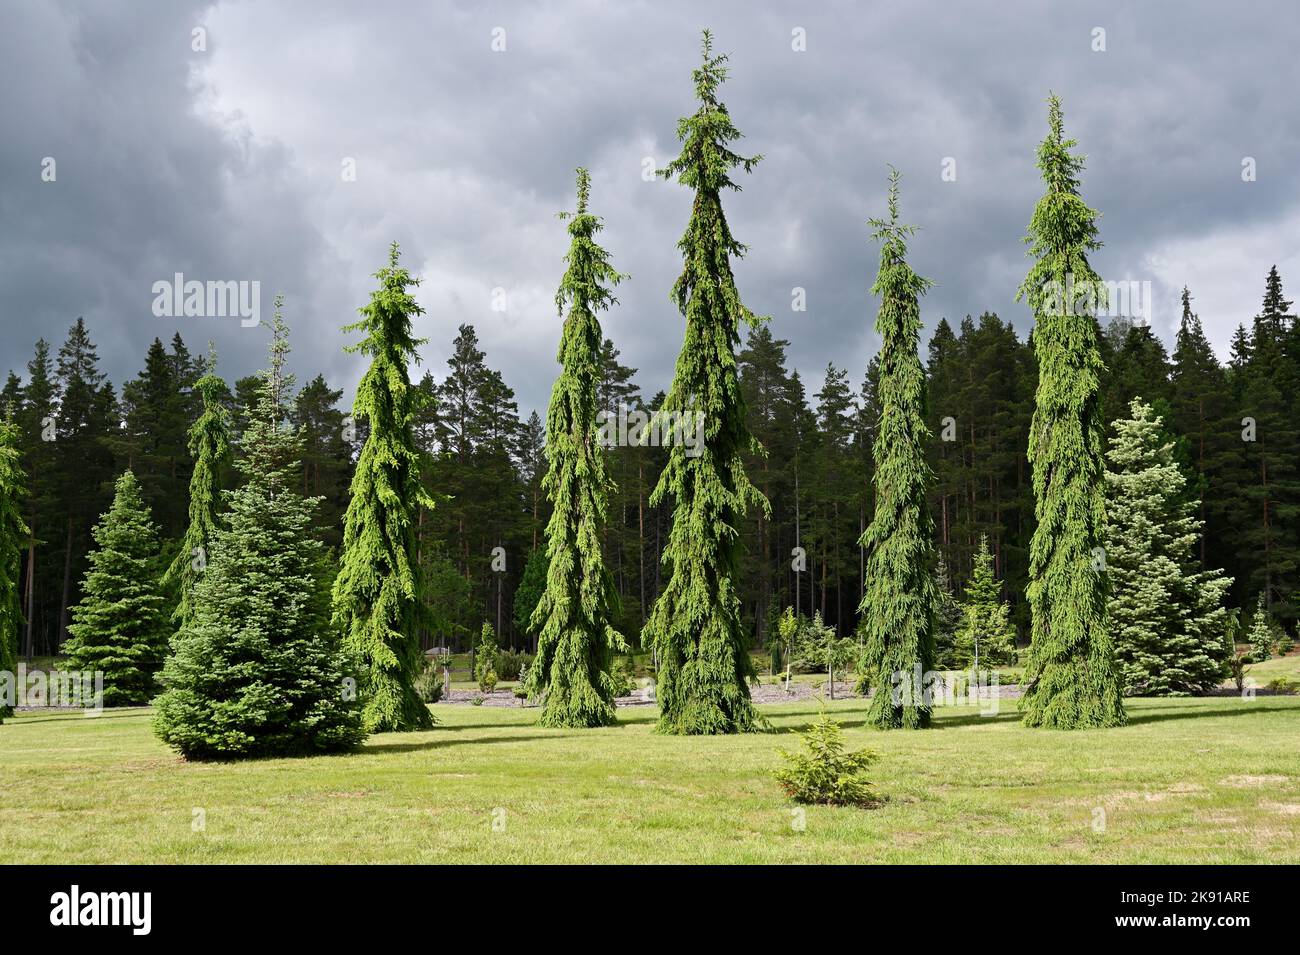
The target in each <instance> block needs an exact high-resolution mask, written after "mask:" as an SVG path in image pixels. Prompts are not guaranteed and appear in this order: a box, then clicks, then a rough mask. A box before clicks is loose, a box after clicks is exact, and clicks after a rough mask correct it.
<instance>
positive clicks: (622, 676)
mask: <svg viewBox="0 0 1300 955" xmlns="http://www.w3.org/2000/svg"><path fill="white" fill-rule="evenodd" d="M610 677H611V678H612V679H613V681H614V695H615V696H631V695H632V691H633V690H635V689H636V680H635V678H634V677H633V665H632V664H631V663H630V662H628V660H627V658H626V657H625V658H623V659H621V660H619V661H618V663H617V664H615V666H614V670H613V672H612V673H610Z"/></svg>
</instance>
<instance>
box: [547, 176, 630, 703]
mask: <svg viewBox="0 0 1300 955" xmlns="http://www.w3.org/2000/svg"><path fill="white" fill-rule="evenodd" d="M590 190H591V177H590V176H589V175H588V173H587V170H585V169H579V170H578V208H577V211H576V212H575V213H573V214H572V215H571V216H569V217H568V218H569V236H570V238H571V240H572V241H571V243H570V245H569V254H568V256H567V258H566V259H565V261H566V262H567V263H568V269H567V271H566V272H565V273H564V278H563V279H562V280H561V281H560V288H559V291H558V292H557V293H556V295H555V304H556V308H557V309H558V310H559V312H560V314H562V315H563V314H564V313H565V309H566V308H567V309H568V314H567V315H566V316H565V319H564V330H563V333H562V335H561V338H560V350H559V355H558V360H559V362H560V368H561V370H560V377H559V378H558V379H556V382H555V387H554V389H553V390H552V392H551V405H550V409H549V410H548V411H547V414H546V458H547V461H548V462H549V470H548V471H547V472H546V477H545V478H544V479H543V482H542V487H543V489H544V490H545V491H546V495H547V498H548V500H549V501H550V502H551V508H552V510H551V519H550V522H549V523H548V524H547V525H546V548H547V557H548V560H549V564H548V567H547V574H546V590H545V592H544V593H543V594H542V597H541V600H540V601H538V604H537V607H536V609H535V610H534V611H533V617H532V623H533V629H534V630H535V631H536V632H537V634H538V638H537V657H536V660H535V661H534V663H533V665H532V667H531V668H530V669H529V671H528V673H529V680H530V684H531V685H530V687H529V690H530V692H531V693H536V694H539V695H540V696H541V698H542V716H541V719H540V721H539V722H540V723H541V725H543V726H558V727H583V726H607V725H609V724H610V723H613V722H614V698H615V696H617V690H618V686H617V684H616V682H615V681H614V679H613V677H612V675H611V669H612V666H613V654H614V650H615V649H619V650H625V649H626V645H625V643H624V641H623V637H622V636H621V635H620V634H619V633H618V632H617V631H616V630H615V629H614V627H613V626H612V625H611V621H612V620H613V618H614V617H615V615H616V614H617V612H618V609H617V608H618V595H617V593H616V592H615V590H614V582H613V579H612V578H611V577H610V574H609V571H608V570H607V569H606V567H605V559H604V556H603V555H602V553H601V537H602V531H603V529H604V526H605V517H606V509H607V507H608V495H609V490H610V486H611V482H610V480H609V478H608V477H607V475H606V473H605V452H604V451H603V450H602V449H601V447H600V444H599V442H598V440H597V423H596V411H597V386H598V385H599V382H600V365H601V342H602V337H601V328H600V320H599V319H598V318H597V313H598V312H599V311H601V310H602V309H606V308H608V307H609V306H610V305H611V304H613V303H614V302H615V301H616V300H615V298H614V296H613V294H612V292H611V291H610V290H611V288H612V287H613V286H615V285H617V284H618V283H619V282H620V281H621V280H622V279H623V278H624V276H622V275H620V274H619V273H618V272H617V271H615V269H614V267H613V266H612V265H610V264H609V256H608V253H606V252H605V250H604V249H602V248H601V247H600V246H599V245H598V244H597V243H596V241H595V236H596V233H597V232H599V231H600V229H601V222H600V219H599V218H598V217H597V216H594V215H592V214H591V213H590V212H588V211H587V199H588V196H589V194H590Z"/></svg>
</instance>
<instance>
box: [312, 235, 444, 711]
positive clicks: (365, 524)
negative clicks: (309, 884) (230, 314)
mask: <svg viewBox="0 0 1300 955" xmlns="http://www.w3.org/2000/svg"><path fill="white" fill-rule="evenodd" d="M398 255H399V253H398V248H397V243H396V242H394V243H393V245H392V247H391V249H390V250H389V257H388V265H387V267H385V268H382V269H380V270H379V271H378V272H376V273H375V278H377V279H379V288H378V289H377V290H376V291H374V292H372V293H371V296H370V302H369V304H367V305H366V306H364V307H363V308H361V309H360V312H361V316H362V317H361V321H359V322H356V323H354V324H351V325H348V326H346V327H345V328H344V331H360V332H362V333H363V334H364V335H365V338H364V339H363V340H362V341H361V342H359V343H358V344H356V345H352V346H349V348H348V351H352V352H361V353H363V354H366V355H369V356H370V367H369V368H368V369H367V370H366V373H365V375H364V376H363V377H362V379H361V383H360V384H359V385H357V396H356V400H355V402H354V403H353V406H352V414H353V417H354V418H355V420H356V421H357V422H365V423H366V424H367V425H368V426H369V427H368V432H367V435H366V443H365V445H364V446H363V447H362V448H361V456H360V457H359V458H358V459H357V468H356V471H355V473H354V474H353V476H352V488H351V500H350V501H349V502H348V511H347V516H346V518H345V519H344V524H343V555H342V558H341V560H340V562H339V574H338V577H337V578H336V579H335V581H334V622H335V624H336V625H337V626H339V627H340V628H341V629H342V632H343V635H344V640H345V642H346V644H347V646H348V647H349V649H350V650H351V651H352V652H353V653H354V654H355V655H356V656H357V657H358V658H359V659H360V660H361V663H362V666H363V667H364V672H363V677H362V680H361V693H362V700H363V710H362V712H363V718H364V720H365V726H366V729H368V730H370V731H371V732H388V731H395V730H418V729H427V728H429V727H430V726H432V725H433V715H432V714H431V713H430V712H429V708H428V707H427V706H425V704H424V702H423V701H422V700H421V699H420V696H419V694H418V693H416V691H415V675H416V672H417V669H418V667H419V662H420V637H419V624H420V619H421V616H420V615H421V613H422V612H423V611H422V609H421V606H420V604H419V601H418V599H417V595H418V594H419V593H420V592H421V590H420V580H419V577H420V564H419V561H418V559H417V546H416V537H415V530H416V528H415V519H416V516H417V515H418V513H419V510H420V508H421V507H426V508H430V509H432V508H433V499H432V498H431V497H430V495H429V494H428V492H426V491H425V489H424V486H423V484H422V483H421V481H420V472H421V468H422V465H423V463H424V456H423V452H421V451H420V449H419V447H418V446H417V445H416V442H415V433H414V430H413V427H412V423H413V421H414V419H415V417H416V415H417V414H418V412H419V411H420V409H421V407H422V406H423V402H422V395H423V392H421V391H420V390H419V389H417V388H414V387H412V385H411V379H410V374H409V372H408V367H409V364H410V362H411V361H412V360H415V361H418V360H419V358H418V356H417V355H416V349H417V348H418V347H419V346H420V345H421V344H423V342H422V340H420V339H416V338H413V337H412V335H411V319H412V317H413V316H416V315H421V314H423V312H424V310H423V309H422V308H420V306H419V304H417V303H416V301H415V298H414V297H413V296H412V295H411V293H410V291H408V289H409V288H410V287H412V286H415V285H418V284H419V280H418V279H414V278H412V277H411V274H410V273H409V272H407V270H406V269H404V268H401V267H400V266H399V265H398Z"/></svg>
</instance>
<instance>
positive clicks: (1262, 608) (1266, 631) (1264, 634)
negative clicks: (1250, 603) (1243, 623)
mask: <svg viewBox="0 0 1300 955" xmlns="http://www.w3.org/2000/svg"><path fill="white" fill-rule="evenodd" d="M1246 640H1247V642H1248V643H1250V659H1251V660H1252V661H1253V662H1255V663H1263V662H1264V661H1265V660H1267V659H1268V658H1269V657H1270V656H1271V655H1272V653H1273V646H1274V645H1275V644H1276V643H1277V626H1276V625H1275V624H1274V623H1273V617H1272V615H1271V614H1270V613H1269V612H1268V600H1267V598H1266V596H1265V595H1264V594H1263V593H1262V592H1261V593H1260V595H1259V601H1258V602H1257V603H1256V604H1255V615H1254V616H1253V617H1252V618H1251V621H1250V631H1249V633H1247V635H1246Z"/></svg>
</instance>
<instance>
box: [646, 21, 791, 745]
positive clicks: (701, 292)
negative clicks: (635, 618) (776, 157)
mask: <svg viewBox="0 0 1300 955" xmlns="http://www.w3.org/2000/svg"><path fill="white" fill-rule="evenodd" d="M726 61H727V58H726V56H721V55H719V56H715V55H714V54H713V47H712V38H711V36H710V34H709V33H708V31H705V33H704V62H703V63H702V64H701V65H700V66H699V68H697V69H696V70H695V71H694V74H693V76H694V80H695V95H696V97H697V98H698V99H699V104H700V105H699V108H698V109H697V110H696V111H695V113H694V114H693V115H691V116H687V117H685V118H684V119H682V120H681V121H680V122H679V123H678V127H677V134H678V138H679V139H680V140H681V141H682V152H681V155H680V156H678V157H677V158H676V159H674V160H673V161H672V162H670V163H669V164H668V166H667V168H665V169H663V170H661V171H660V172H661V174H662V175H664V176H665V177H670V176H676V177H677V179H678V181H679V182H680V183H681V184H682V185H684V186H686V187H687V188H688V189H692V190H694V193H695V198H694V201H693V203H692V204H691V218H690V222H689V223H688V224H687V227H686V234H685V235H684V236H682V239H681V241H680V242H679V243H678V248H679V249H681V251H682V258H683V259H684V264H683V269H682V273H681V275H680V276H679V277H678V279H677V282H676V284H675V285H674V286H673V292H672V299H673V301H674V303H676V305H677V308H678V310H679V311H680V312H681V313H682V315H684V316H685V317H686V338H685V341H684V342H683V343H682V350H681V352H680V353H679V354H678V356H677V368H676V371H675V372H674V375H673V384H672V388H671V389H670V391H669V393H668V396H667V397H666V398H665V400H664V402H663V404H662V405H661V406H660V411H659V412H658V419H657V420H658V421H659V422H661V423H662V422H664V421H666V420H668V416H672V418H674V419H677V420H682V419H680V418H677V416H679V415H681V416H685V420H686V422H687V423H688V426H692V427H693V425H694V422H695V421H696V420H697V416H702V420H703V423H704V438H703V446H702V447H697V448H693V449H688V448H687V447H686V446H685V442H684V441H674V442H673V444H672V447H670V448H669V449H668V460H667V462H666V464H665V466H664V469H663V471H662V473H661V474H660V478H659V484H658V486H656V488H655V490H654V493H653V494H652V495H651V498H650V504H651V506H652V507H657V506H659V505H660V504H664V505H667V506H668V508H669V510H670V512H671V514H672V526H671V529H670V530H669V534H668V542H667V546H666V547H665V548H664V554H663V561H664V564H665V566H666V568H667V571H668V573H667V579H666V580H665V582H664V586H663V589H662V591H661V592H660V594H659V599H658V600H657V601H656V602H655V605H654V608H653V610H652V611H651V614H650V618H649V620H648V621H647V622H646V626H645V630H644V634H643V637H642V645H643V646H653V647H654V648H655V651H656V653H657V655H658V660H659V669H658V684H657V686H656V698H657V700H658V702H659V730H660V732H663V733H676V734H683V735H687V734H713V733H736V732H745V731H749V730H754V729H757V728H759V727H760V726H761V720H760V718H759V716H758V713H757V711H756V710H755V709H754V705H753V703H752V701H751V700H750V697H749V684H748V681H749V680H750V679H753V678H755V676H756V675H755V672H754V665H753V662H752V661H751V660H750V657H749V652H748V647H747V644H746V639H745V635H744V632H743V630H742V627H741V621H740V598H739V595H738V593H737V585H736V576H737V562H738V559H739V550H740V527H741V520H742V518H743V517H744V515H745V513H746V510H747V508H748V506H749V505H750V504H757V505H759V506H761V507H762V508H763V509H764V510H765V511H766V510H767V509H768V504H767V500H766V499H765V498H764V497H763V495H762V494H761V493H759V491H758V489H757V488H755V487H754V485H753V484H752V483H751V482H750V480H749V478H748V476H747V475H746V474H745V465H744V455H746V454H750V453H761V448H760V447H759V445H758V442H757V441H756V440H755V439H754V438H753V436H752V435H751V434H750V432H749V429H748V426H747V425H746V423H745V422H746V418H745V401H744V398H743V396H742V395H741V391H740V382H739V380H738V378H737V374H736V346H737V345H738V344H739V342H740V338H739V331H738V330H739V325H740V323H741V322H746V323H749V324H751V325H754V324H757V323H758V322H759V321H760V319H759V318H758V317H756V316H755V315H754V313H753V312H751V311H750V310H749V309H748V308H746V307H745V306H744V305H743V304H742V303H741V301H740V295H739V293H738V292H737V291H736V282H735V276H734V275H733V274H732V270H731V259H732V257H733V256H735V257H739V256H740V255H742V254H743V253H744V250H745V247H744V246H743V245H741V244H740V243H739V242H737V241H736V239H735V238H734V237H733V236H732V234H731V229H730V228H729V227H728V225H727V219H726V216H725V215H723V211H722V192H723V190H725V189H739V188H740V187H739V185H737V184H736V183H735V182H734V181H733V180H732V178H731V170H733V169H735V168H736V167H738V166H739V167H740V168H742V169H744V170H745V171H746V172H749V171H750V170H751V169H753V167H754V165H755V163H757V162H758V161H759V158H760V157H757V156H755V157H753V158H746V157H743V156H740V155H737V154H736V153H735V152H733V151H732V150H731V148H730V145H729V144H730V143H731V142H732V141H734V140H735V139H737V138H739V136H740V131H739V130H738V129H736V127H735V125H734V124H733V123H732V121H731V116H730V115H729V114H728V112H727V108H726V106H724V105H723V104H722V103H721V102H720V101H719V100H718V87H719V86H720V85H721V84H722V82H723V81H724V80H725V79H726V76H727V67H726V65H725V64H726ZM688 451H689V453H688ZM697 452H698V453H697Z"/></svg>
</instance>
